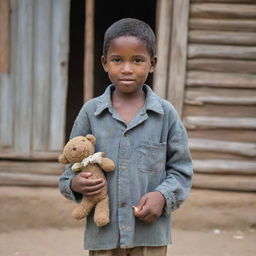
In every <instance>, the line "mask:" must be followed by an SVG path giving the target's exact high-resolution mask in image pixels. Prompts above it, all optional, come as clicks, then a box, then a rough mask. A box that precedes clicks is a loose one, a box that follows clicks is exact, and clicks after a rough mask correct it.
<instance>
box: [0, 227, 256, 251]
mask: <svg viewBox="0 0 256 256" xmlns="http://www.w3.org/2000/svg"><path fill="white" fill-rule="evenodd" d="M0 255H1V256H60V255H61V256H87V255H88V252H87V251H84V250H83V229H82V228H72V229H70V228H68V229H52V228H46V229H40V230H33V229H29V230H23V231H12V232H7V233H6V232H4V233H0ZM174 255H175V256H255V255H256V232H255V230H247V231H243V232H242V231H239V230H236V231H235V230H234V231H223V230H220V231H217V230H209V231H195V230H194V231H193V230H180V229H174V230H173V244H172V245H170V246H169V247H168V256H174Z"/></svg>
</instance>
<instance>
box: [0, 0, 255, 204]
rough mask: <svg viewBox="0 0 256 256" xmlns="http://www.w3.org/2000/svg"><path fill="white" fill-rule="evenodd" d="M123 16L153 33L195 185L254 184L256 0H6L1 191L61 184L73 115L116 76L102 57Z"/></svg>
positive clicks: (2, 7)
mask: <svg viewBox="0 0 256 256" xmlns="http://www.w3.org/2000/svg"><path fill="white" fill-rule="evenodd" d="M123 17H135V18H138V19H141V20H144V21H145V22H147V23H148V24H149V25H150V26H151V27H152V29H153V30H154V31H155V32H156V35H157V55H158V64H157V69H156V71H155V73H154V75H153V76H150V77H149V79H148V83H150V84H152V87H153V89H154V91H155V92H156V93H157V94H159V95H160V96H161V97H164V98H166V99H168V100H169V101H171V102H172V103H173V104H174V106H175V107H176V109H177V111H178V113H179V115H180V116H181V118H182V120H183V122H184V124H185V126H186V128H187V130H188V135H189V143H190V148H191V152H192V156H193V164H194V170H195V176H194V180H193V187H194V188H197V189H206V190H219V191H236V192H256V161H255V160H256V108H255V106H256V1H255V0H143V1H136V0H130V1H129V2H126V4H124V3H123V2H122V1H119V0H109V1H100V0H1V1H0V185H1V186H2V187H1V189H3V190H4V191H5V192H4V193H3V194H4V195H5V193H6V194H8V193H9V191H10V189H12V190H13V188H15V189H18V187H22V188H24V187H29V188H31V189H34V191H37V192H38V191H39V190H36V189H38V188H47V187H48V188H49V187H52V188H53V189H54V190H55V191H56V188H57V180H58V175H59V174H60V173H61V172H62V171H63V166H61V165H60V164H58V163H57V156H58V155H59V153H60V151H61V149H62V148H63V145H64V144H65V142H66V141H67V140H68V137H69V133H70V130H71V128H72V124H73V121H74V119H75V117H76V115H77V113H78V111H79V109H80V108H81V106H82V105H83V103H84V102H85V101H87V100H88V99H90V98H92V97H95V96H98V95H100V94H101V93H102V92H103V91H104V90H105V88H106V87H107V85H108V84H109V81H108V78H107V75H106V74H105V73H104V71H103V69H102V67H101V63H100V56H101V53H102V42H103V34H104V31H105V30H106V28H107V27H108V26H109V25H110V24H112V23H113V22H114V21H116V20H118V19H120V18H123ZM13 194H14V192H13ZM223 195H224V194H223ZM3 197H4V196H3ZM3 200H4V199H3Z"/></svg>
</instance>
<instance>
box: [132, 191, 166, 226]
mask: <svg viewBox="0 0 256 256" xmlns="http://www.w3.org/2000/svg"><path fill="white" fill-rule="evenodd" d="M164 206H165V198H164V196H163V195H162V194H161V193H160V192H158V191H154V192H149V193H147V194H145V195H144V196H142V197H141V199H140V201H139V203H138V205H136V206H134V207H133V208H134V215H135V216H136V217H137V218H139V219H140V220H142V221H144V222H146V223H150V222H154V221H155V220H156V219H158V218H159V216H161V214H162V212H163V208H164Z"/></svg>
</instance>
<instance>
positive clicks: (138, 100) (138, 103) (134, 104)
mask: <svg viewBox="0 0 256 256" xmlns="http://www.w3.org/2000/svg"><path fill="white" fill-rule="evenodd" d="M145 99H146V93H145V92H144V90H143V89H141V90H139V91H137V92H136V93H132V94H122V93H119V92H118V91H116V90H115V91H113V93H112V104H113V107H114V108H115V109H116V111H117V112H118V113H119V115H120V116H121V118H122V119H123V121H124V122H125V123H127V124H128V123H129V122H130V121H131V120H132V118H133V117H134V116H135V115H136V114H137V113H138V112H139V110H140V109H141V108H142V107H143V105H144V103H145Z"/></svg>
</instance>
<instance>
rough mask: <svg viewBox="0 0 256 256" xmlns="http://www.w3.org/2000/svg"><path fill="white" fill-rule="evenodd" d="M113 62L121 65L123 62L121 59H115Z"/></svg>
mask: <svg viewBox="0 0 256 256" xmlns="http://www.w3.org/2000/svg"><path fill="white" fill-rule="evenodd" d="M111 61H112V62H114V63H119V62H121V59H120V58H114V59H112V60H111Z"/></svg>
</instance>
